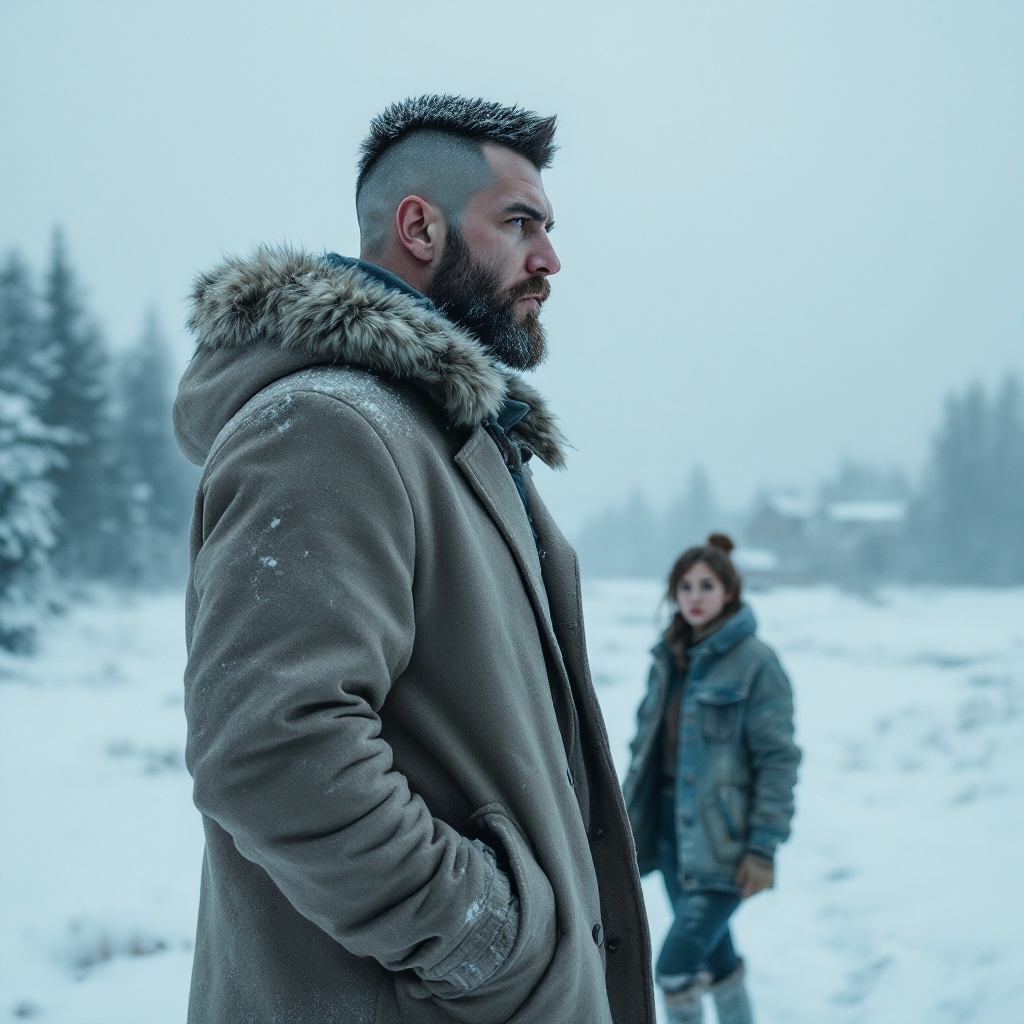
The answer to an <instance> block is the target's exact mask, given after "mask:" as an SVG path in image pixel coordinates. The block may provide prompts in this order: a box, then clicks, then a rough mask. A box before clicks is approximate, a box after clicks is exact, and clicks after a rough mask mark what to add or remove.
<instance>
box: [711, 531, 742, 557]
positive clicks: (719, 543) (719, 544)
mask: <svg viewBox="0 0 1024 1024" xmlns="http://www.w3.org/2000/svg"><path fill="white" fill-rule="evenodd" d="M708 547H709V548H718V550H719V551H724V552H725V553H726V554H727V555H728V554H730V553H731V552H732V550H733V549H734V548H735V547H736V545H735V544H733V542H732V538H731V537H729V536H727V535H726V534H724V533H713V534H711V536H710V537H708Z"/></svg>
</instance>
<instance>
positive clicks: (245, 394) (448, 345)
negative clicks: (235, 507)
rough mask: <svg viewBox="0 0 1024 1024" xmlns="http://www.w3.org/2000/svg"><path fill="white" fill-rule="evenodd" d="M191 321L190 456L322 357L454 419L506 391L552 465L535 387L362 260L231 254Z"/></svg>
mask: <svg viewBox="0 0 1024 1024" xmlns="http://www.w3.org/2000/svg"><path fill="white" fill-rule="evenodd" d="M188 327H189V330H190V331H191V332H192V333H193V334H194V335H195V337H196V342H197V346H196V353H195V355H194V356H193V359H192V362H191V363H190V364H189V367H188V369H187V370H186V372H185V375H184V377H183V378H182V381H181V385H180V387H179V391H178V399H177V401H176V402H175V407H174V423H175V432H176V434H177V437H178V443H179V445H180V446H181V449H182V451H183V452H184V453H185V455H186V456H187V457H188V458H189V459H191V460H192V461H193V462H196V463H197V464H200V465H201V464H202V463H203V461H204V460H205V458H206V456H207V454H208V453H209V449H210V446H211V445H212V444H213V441H214V439H215V438H216V436H217V434H218V433H219V432H220V430H221V428H222V427H223V426H224V424H225V423H227V422H228V420H230V419H231V417H232V416H234V414H235V413H236V412H237V411H238V410H239V409H240V408H241V407H242V406H243V405H244V404H245V403H246V402H247V401H248V400H249V399H250V398H251V397H252V396H253V395H255V394H257V393H258V392H259V391H261V390H262V389H263V388H264V387H266V386H267V385H268V384H270V383H272V382H273V381H274V380H277V379H279V378H280V377H283V376H287V375H288V374H290V373H294V372H296V371H298V370H300V369H303V368H305V367H307V366H316V365H323V364H332V365H341V366H353V367H358V368H359V369H365V370H369V371H370V372H371V373H374V374H376V375H379V376H380V377H381V378H382V379H383V380H385V381H396V382H398V381H404V382H409V383H411V384H413V385H416V386H417V387H420V388H422V389H424V390H425V391H426V392H427V393H428V394H429V395H430V396H431V397H432V398H433V399H434V401H436V402H437V403H438V404H439V405H440V406H441V407H442V408H443V409H444V411H445V413H446V414H447V416H448V420H449V422H450V423H451V424H452V425H453V426H455V427H472V426H475V425H477V424H479V423H483V422H485V421H486V420H488V419H489V418H490V417H491V416H495V415H497V414H498V412H500V410H501V408H502V406H503V405H504V402H505V400H506V399H507V398H512V399H516V400H518V401H521V402H525V403H526V404H527V405H529V406H530V412H529V413H528V414H527V415H526V417H525V418H524V419H522V420H521V421H520V422H519V423H518V424H517V425H516V427H515V433H516V434H518V435H519V437H520V438H521V439H522V440H523V441H524V442H525V443H526V444H528V445H529V447H530V448H531V449H533V451H535V452H536V453H537V455H539V456H540V458H541V459H543V460H544V462H546V463H547V464H548V465H549V466H552V467H555V468H560V467H562V466H563V465H564V464H565V455H564V451H563V447H564V440H563V438H562V435H561V432H560V431H559V429H558V427H557V425H556V422H555V418H554V416H553V415H552V414H551V413H550V412H549V411H548V409H547V406H546V404H545V403H544V400H543V399H542V398H541V397H540V395H539V394H538V393H537V392H536V391H535V390H534V389H533V388H532V387H530V386H529V385H528V384H526V383H525V382H524V381H523V380H522V378H520V377H519V376H518V375H516V374H513V373H510V372H508V371H507V370H504V369H502V368H501V367H500V366H498V365H497V364H496V363H495V361H494V360H493V359H492V358H491V356H490V355H489V354H488V353H487V351H486V350H485V349H484V347H483V346H482V345H481V344H480V342H479V341H477V340H476V339H475V338H474V337H473V336H472V335H471V334H469V333H468V332H467V331H465V330H463V329H462V328H460V327H457V326H456V325H455V324H453V323H451V321H449V320H446V319H445V318H444V317H442V316H441V315H440V314H439V313H437V312H435V311H433V310H431V309H429V308H428V307H427V306H425V305H424V304H422V303H420V302H417V300H416V299H415V298H413V297H412V296H409V295H405V294H403V293H402V292H399V291H397V290H396V289H393V288H389V287H388V286H387V285H385V284H383V283H381V282H379V281H377V280H374V279H373V278H371V277H370V276H368V275H367V274H365V273H363V272H362V271H361V270H359V269H358V267H345V266H340V267H335V266H331V265H330V264H329V263H328V262H326V261H325V260H323V259H322V258H320V257H318V256H314V255H311V254H308V253H303V252H299V251H296V250H293V249H291V248H288V247H280V248H270V247H260V248H259V249H257V250H256V252H255V253H254V254H253V255H252V256H251V257H250V258H248V259H243V258H240V257H228V258H227V259H225V260H224V261H223V262H222V263H220V264H219V265H218V266H216V267H215V268H214V269H213V270H211V271H209V272H208V273H205V274H202V275H200V276H199V277H198V278H197V280H196V282H195V287H194V289H193V292H192V296H191V311H190V314H189V319H188Z"/></svg>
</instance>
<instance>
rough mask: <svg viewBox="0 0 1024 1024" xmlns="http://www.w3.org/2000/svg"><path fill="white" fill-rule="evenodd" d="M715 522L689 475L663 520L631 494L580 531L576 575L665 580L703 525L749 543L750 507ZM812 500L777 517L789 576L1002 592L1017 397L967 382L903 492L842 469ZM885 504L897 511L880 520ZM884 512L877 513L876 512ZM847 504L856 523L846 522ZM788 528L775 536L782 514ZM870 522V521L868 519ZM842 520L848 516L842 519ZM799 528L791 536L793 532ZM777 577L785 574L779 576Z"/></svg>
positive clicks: (1009, 570)
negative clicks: (793, 559) (794, 559)
mask: <svg viewBox="0 0 1024 1024" xmlns="http://www.w3.org/2000/svg"><path fill="white" fill-rule="evenodd" d="M765 504H766V496H765V494H761V495H760V496H759V497H758V498H757V499H756V500H755V505H754V510H753V511H752V512H751V513H750V514H748V515H746V516H732V517H730V516H726V515H724V514H723V513H722V511H721V509H720V508H719V507H718V505H717V503H716V502H715V499H714V496H713V492H712V488H711V482H710V480H709V478H708V476H707V474H706V472H704V471H703V470H701V469H697V470H694V471H693V473H692V475H691V477H690V480H689V481H688V483H686V484H685V485H684V487H683V488H682V490H681V491H680V492H679V494H678V495H677V497H676V498H675V499H674V501H673V502H672V504H671V505H670V507H669V508H668V510H667V511H666V512H665V513H658V512H656V511H655V510H654V509H653V508H652V507H651V506H650V504H649V503H648V502H647V501H646V499H645V498H644V497H643V495H642V493H641V492H640V491H639V490H636V491H634V492H633V493H632V494H631V495H630V496H629V497H628V498H627V499H626V500H625V501H624V502H622V503H620V504H619V505H617V506H614V507H612V508H610V509H607V510H606V511H605V512H603V513H601V514H600V515H598V516H595V517H593V518H591V519H590V520H589V521H587V523H586V524H585V525H584V528H583V530H582V531H581V533H580V535H579V537H578V544H577V547H578V550H579V554H580V562H581V564H582V568H583V571H584V572H585V573H587V574H588V575H591V576H594V577H615V576H620V577H621V576H637V577H640V576H664V575H665V574H666V572H667V570H668V567H669V566H670V564H671V561H672V559H673V558H674V557H675V556H676V555H677V554H678V553H679V552H680V551H682V550H683V549H684V548H686V547H688V546H689V545H691V544H696V543H700V542H701V541H703V539H704V538H705V537H706V536H707V534H708V532H709V531H710V530H712V529H722V528H726V529H729V530H731V531H733V532H734V534H735V535H736V536H737V538H738V539H739V541H740V542H741V544H742V543H743V542H744V541H749V542H750V543H751V544H753V545H754V546H757V545H758V544H761V543H763V541H762V540H759V539H757V538H756V533H757V531H756V528H755V521H756V519H757V516H756V512H757V510H761V511H762V512H763V510H764V507H765ZM811 504H813V505H815V506H816V507H817V508H819V509H822V510H824V509H831V510H833V511H834V513H835V518H834V519H833V520H832V521H827V516H825V515H824V514H821V515H819V518H818V519H817V520H816V521H813V520H810V516H809V514H808V519H809V521H808V523H807V524H806V525H805V526H804V525H803V524H800V523H798V522H797V520H798V518H799V515H800V513H798V512H795V511H793V512H789V513H787V512H786V511H785V510H783V511H782V512H781V513H780V517H781V520H782V521H781V525H779V527H778V530H779V533H780V538H781V539H780V545H779V546H780V548H782V549H783V550H785V549H787V547H788V551H786V553H787V554H789V555H792V553H793V551H794V550H795V549H797V548H799V549H802V553H803V557H802V559H801V560H800V572H799V573H798V574H796V575H797V577H798V578H800V579H803V580H805V581H813V580H828V581H832V582H839V583H844V584H850V585H854V586H872V585H875V584H878V583H885V582H899V581H902V582H916V583H946V584H972V585H981V586H1001V585H1011V584H1024V391H1022V387H1021V384H1020V381H1019V380H1018V379H1017V377H1015V376H1013V375H1007V377H1006V378H1005V379H1004V381H1003V383H1002V384H1001V385H1000V386H999V387H998V388H996V389H994V390H992V389H990V390H986V389H985V388H983V387H982V386H981V385H973V386H971V387H969V388H967V389H966V390H965V391H963V392H959V393H954V394H951V395H949V396H948V398H947V399H946V403H945V408H944V412H943V416H942V421H941V424H940V426H939V429H938V431H937V433H936V435H935V437H934V439H933V443H932V447H931V452H930V455H929V459H928V463H927V466H926V467H925V470H924V472H923V474H922V476H921V480H920V482H919V483H918V484H917V485H916V486H914V485H911V483H910V482H909V481H908V480H907V479H906V478H905V477H904V476H903V475H902V474H900V473H898V472H892V471H884V470H879V469H877V468H874V467H870V466H865V465H858V464H856V463H845V464H844V465H843V466H842V467H841V468H840V470H839V471H838V473H837V474H836V475H835V476H834V477H833V478H832V479H831V480H828V481H826V482H825V483H823V484H822V485H821V487H820V488H819V492H818V494H817V496H816V497H815V498H814V499H813V502H811ZM896 505H903V506H904V507H905V516H904V517H903V518H902V519H901V520H900V521H899V523H898V524H897V523H895V522H894V521H892V520H890V519H885V520H884V521H883V518H884V517H886V516H887V515H888V514H889V513H891V510H892V508H893V507H894V506H896ZM887 506H888V507H887ZM858 507H859V508H860V510H861V511H863V513H864V515H865V517H867V518H866V519H865V521H864V522H862V523H860V524H858V523H857V522H856V521H854V517H856V515H857V513H858ZM787 514H789V515H790V516H791V522H792V524H793V532H791V533H790V534H785V529H784V528H785V527H786V522H785V521H784V519H785V516H786V515H787ZM872 514H873V515H875V516H877V517H880V518H879V519H878V520H877V521H876V522H875V523H874V524H872V523H871V522H870V516H871V515H872ZM844 517H849V518H845V519H844ZM798 526H799V527H801V528H800V529H799V530H797V529H796V527H798ZM783 578H785V576H784V574H783Z"/></svg>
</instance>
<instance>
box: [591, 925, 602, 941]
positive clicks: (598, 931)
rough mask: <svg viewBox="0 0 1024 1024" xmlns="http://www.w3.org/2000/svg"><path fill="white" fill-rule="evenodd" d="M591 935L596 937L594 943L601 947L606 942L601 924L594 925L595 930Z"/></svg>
mask: <svg viewBox="0 0 1024 1024" xmlns="http://www.w3.org/2000/svg"><path fill="white" fill-rule="evenodd" d="M590 934H591V935H593V936H594V942H595V943H597V945H599V946H600V945H601V943H602V942H603V941H604V929H603V928H602V927H601V926H600V925H599V924H595V925H594V930H593V931H592V932H591V933H590Z"/></svg>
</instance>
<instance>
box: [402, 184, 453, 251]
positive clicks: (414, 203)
mask: <svg viewBox="0 0 1024 1024" xmlns="http://www.w3.org/2000/svg"><path fill="white" fill-rule="evenodd" d="M395 230H396V231H397V233H398V240H399V242H401V243H402V247H403V248H404V249H405V250H406V252H408V253H409V255H410V256H412V257H413V259H415V260H418V261H419V262H421V263H433V262H434V261H435V260H436V259H437V258H438V257H439V256H440V255H441V250H442V249H443V248H444V239H445V222H444V215H443V214H442V213H441V210H440V208H439V207H437V206H434V204H433V203H428V202H427V201H426V200H425V199H421V198H420V197H419V196H406V197H405V198H404V199H403V200H402V201H401V202H400V203H399V204H398V209H397V210H396V211H395Z"/></svg>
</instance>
